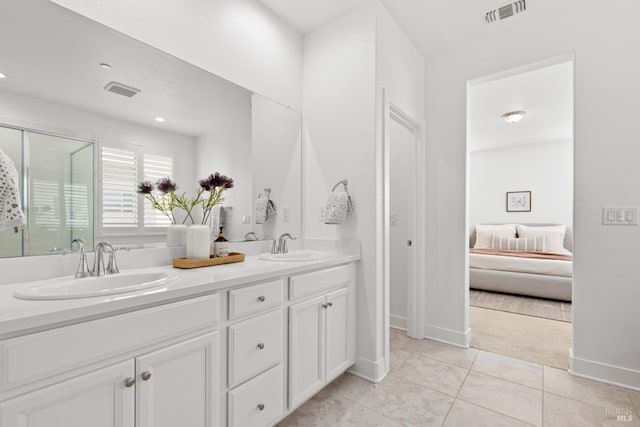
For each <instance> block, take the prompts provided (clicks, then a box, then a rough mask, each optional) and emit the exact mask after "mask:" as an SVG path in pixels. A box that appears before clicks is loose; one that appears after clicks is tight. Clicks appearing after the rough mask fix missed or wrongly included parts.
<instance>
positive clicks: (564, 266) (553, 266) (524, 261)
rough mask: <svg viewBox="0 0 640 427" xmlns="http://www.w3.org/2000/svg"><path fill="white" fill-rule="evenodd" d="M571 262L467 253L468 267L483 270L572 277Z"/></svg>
mask: <svg viewBox="0 0 640 427" xmlns="http://www.w3.org/2000/svg"><path fill="white" fill-rule="evenodd" d="M572 264H573V263H572V262H571V261H565V260H559V259H537V258H518V257H510V256H501V255H487V254H469V267H470V268H481V269H484V270H502V271H515V272H519V273H531V274H544V275H547V276H561V277H572V274H571V273H572V271H573V267H572Z"/></svg>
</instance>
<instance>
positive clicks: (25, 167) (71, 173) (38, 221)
mask: <svg viewBox="0 0 640 427" xmlns="http://www.w3.org/2000/svg"><path fill="white" fill-rule="evenodd" d="M0 149H2V151H3V152H4V153H5V155H7V156H8V157H9V158H10V159H11V160H12V161H13V163H14V165H15V167H16V169H17V171H18V175H19V180H20V182H19V187H20V196H21V199H22V200H21V202H22V208H23V211H24V213H25V215H26V218H27V223H26V225H25V226H23V227H20V228H19V229H18V230H17V231H18V232H16V230H15V229H14V228H13V227H11V228H9V229H7V230H3V231H0V258H6V257H16V256H24V255H50V254H55V253H61V252H63V251H64V250H69V249H70V248H71V241H72V240H73V239H76V238H82V239H84V240H85V241H86V242H87V245H88V247H92V246H93V150H94V142H93V141H91V140H85V139H80V138H73V137H65V136H60V135H54V134H51V133H46V132H40V131H34V130H29V129H24V128H18V127H13V126H7V125H0ZM3 185H4V184H3Z"/></svg>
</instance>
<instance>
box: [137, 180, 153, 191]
mask: <svg viewBox="0 0 640 427" xmlns="http://www.w3.org/2000/svg"><path fill="white" fill-rule="evenodd" d="M152 191H153V184H152V183H151V181H142V182H141V183H140V184H138V194H151V192H152Z"/></svg>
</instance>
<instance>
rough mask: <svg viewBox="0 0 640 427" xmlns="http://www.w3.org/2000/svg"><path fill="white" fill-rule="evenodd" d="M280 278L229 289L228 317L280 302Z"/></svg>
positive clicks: (260, 309)
mask: <svg viewBox="0 0 640 427" xmlns="http://www.w3.org/2000/svg"><path fill="white" fill-rule="evenodd" d="M282 288H283V286H282V280H274V281H272V282H267V283H262V284H259V285H253V286H247V287H246V288H241V289H234V290H232V291H229V319H236V318H238V317H241V316H244V315H247V314H251V313H259V312H261V311H265V310H267V309H270V308H274V307H276V306H279V305H280V304H282V300H283V297H282Z"/></svg>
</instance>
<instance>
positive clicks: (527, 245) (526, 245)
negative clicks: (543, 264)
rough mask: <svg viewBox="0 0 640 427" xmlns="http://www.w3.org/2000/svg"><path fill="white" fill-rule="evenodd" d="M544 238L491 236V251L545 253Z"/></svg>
mask: <svg viewBox="0 0 640 427" xmlns="http://www.w3.org/2000/svg"><path fill="white" fill-rule="evenodd" d="M546 240H547V238H546V236H538V237H533V238H529V237H520V238H516V239H513V238H510V237H498V236H491V249H500V250H503V251H527V252H546V250H545V246H546V245H545V242H546Z"/></svg>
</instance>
